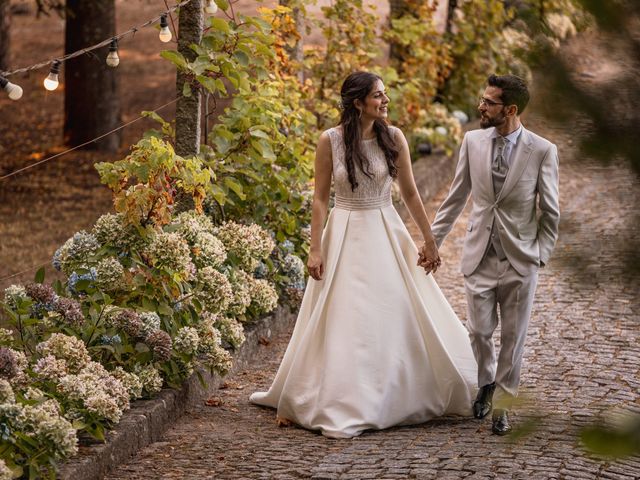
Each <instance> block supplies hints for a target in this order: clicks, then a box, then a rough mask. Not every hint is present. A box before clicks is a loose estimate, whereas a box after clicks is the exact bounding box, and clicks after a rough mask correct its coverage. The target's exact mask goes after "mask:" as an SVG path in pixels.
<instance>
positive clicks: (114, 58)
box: [107, 38, 120, 68]
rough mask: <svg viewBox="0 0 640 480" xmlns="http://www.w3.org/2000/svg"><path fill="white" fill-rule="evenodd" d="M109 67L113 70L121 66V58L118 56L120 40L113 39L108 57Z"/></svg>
mask: <svg viewBox="0 0 640 480" xmlns="http://www.w3.org/2000/svg"><path fill="white" fill-rule="evenodd" d="M107 65H109V66H110V67H113V68H115V67H117V66H118V65H120V57H119V56H118V39H117V38H114V39H112V40H111V45H109V55H107Z"/></svg>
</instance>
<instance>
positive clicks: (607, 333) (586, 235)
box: [108, 115, 640, 480]
mask: <svg viewBox="0 0 640 480" xmlns="http://www.w3.org/2000/svg"><path fill="white" fill-rule="evenodd" d="M526 124H527V125H528V126H530V128H531V129H532V130H534V131H536V132H538V133H540V134H542V135H544V136H546V137H547V138H549V139H551V140H552V141H554V142H556V143H557V144H558V147H559V151H560V158H561V181H560V183H561V190H560V191H561V209H562V221H561V228H560V239H559V242H558V245H557V247H556V250H555V253H554V257H553V259H552V261H551V263H550V264H549V265H548V266H547V268H545V269H543V270H541V272H540V281H539V287H538V291H537V301H536V304H535V307H534V312H533V317H532V321H531V325H530V330H529V337H528V343H527V349H526V354H525V366H524V368H523V378H522V385H521V395H520V398H521V400H522V401H521V403H520V404H519V405H518V406H517V408H516V410H515V412H514V414H513V420H514V422H515V424H516V425H517V426H519V427H521V432H522V433H523V435H522V436H520V438H519V439H513V438H501V437H497V436H494V435H491V432H490V426H491V425H490V421H489V419H485V420H483V421H478V420H473V419H458V418H443V419H439V420H435V421H431V422H428V423H425V424H422V425H418V426H413V427H400V428H391V429H389V430H385V431H381V432H371V433H365V434H363V435H362V436H361V437H359V438H356V439H352V440H332V439H326V438H324V437H322V436H321V435H319V434H316V433H313V432H308V431H305V430H303V429H300V428H297V427H287V428H281V427H278V426H277V425H276V422H275V413H274V412H273V411H272V410H269V409H264V408H260V407H256V406H253V405H251V404H249V402H248V396H249V394H250V393H251V392H253V391H255V390H264V389H266V388H267V387H268V386H269V384H270V382H271V379H272V378H273V376H274V374H275V371H276V369H277V366H278V364H279V361H280V358H281V356H282V354H283V353H284V349H285V347H286V343H287V337H288V336H287V335H283V336H281V337H278V338H276V339H275V340H274V341H272V342H271V343H269V344H267V345H264V346H263V347H262V348H261V352H260V354H259V357H258V358H257V359H256V361H255V363H254V365H253V366H252V367H251V368H250V369H247V370H245V371H242V372H240V373H239V374H237V375H235V376H234V377H232V378H229V379H228V381H227V384H226V387H227V388H224V389H222V390H220V391H219V392H218V393H217V394H216V396H215V397H214V398H212V399H210V402H209V403H211V405H212V406H207V405H202V406H201V407H199V408H196V409H194V410H193V411H191V412H190V413H189V414H188V415H187V416H185V417H183V419H182V420H181V421H180V422H179V423H178V424H177V425H175V427H174V428H173V429H171V430H169V431H168V432H167V433H166V435H165V436H164V438H163V441H161V442H158V443H155V444H153V445H151V446H149V447H147V448H145V449H144V450H142V451H141V453H140V454H138V455H137V457H135V458H134V459H133V460H132V461H131V463H129V464H126V465H121V466H120V467H119V468H117V469H116V470H115V471H113V472H112V474H111V475H110V476H109V477H108V478H109V479H111V480H116V479H118V480H125V479H126V480H135V479H159V478H162V479H173V478H179V479H270V478H273V479H292V478H314V479H371V478H375V479H431V478H437V479H454V478H467V479H481V478H482V479H488V478H498V479H512V478H513V479H525V478H526V479H546V478H557V479H596V478H607V479H632V478H640V459H639V458H637V457H635V458H631V459H626V460H620V461H611V460H607V459H604V458H596V457H592V456H588V455H586V454H585V453H584V451H583V450H582V448H581V446H580V445H579V441H578V435H579V431H580V429H581V428H583V427H585V426H589V425H592V424H594V423H595V422H597V421H601V420H606V421H609V420H608V419H609V418H610V417H612V416H615V414H616V413H620V412H625V411H627V412H635V413H640V395H639V393H638V392H639V391H640V301H639V299H638V292H639V291H640V289H639V286H640V273H639V270H640V269H638V267H637V265H638V262H639V259H640V254H639V253H638V252H637V251H636V250H634V245H636V246H637V245H638V240H637V239H638V238H639V236H640V213H639V212H638V205H640V183H639V181H638V177H637V176H635V175H634V174H633V173H632V172H631V171H630V170H629V169H627V168H626V167H625V166H623V165H619V164H612V165H609V166H603V165H601V164H598V163H595V162H591V161H588V160H585V159H584V158H582V157H581V156H580V155H579V154H577V153H576V151H575V147H574V146H573V135H574V134H575V128H576V125H575V124H572V125H571V126H568V127H567V128H557V127H554V128H551V127H549V126H548V125H547V123H546V122H545V121H543V120H542V119H540V118H537V117H536V116H535V115H532V116H531V117H530V118H528V119H527V122H526ZM445 193H446V192H445V191H443V192H441V193H440V194H439V195H438V196H437V197H436V198H435V199H433V200H432V201H430V202H429V203H428V204H427V208H428V213H429V215H430V216H433V214H434V212H435V210H436V208H437V206H438V205H439V203H440V202H441V201H442V199H443V196H444V194H445ZM465 223H466V222H465V217H463V218H461V219H460V221H459V222H458V224H457V226H456V228H455V229H454V231H453V232H452V234H451V235H450V237H449V238H448V239H447V241H446V242H445V244H444V245H443V248H442V250H441V255H442V257H443V259H444V262H445V264H444V265H443V267H442V269H441V270H440V271H439V272H438V273H437V275H436V276H437V280H438V283H439V285H440V287H441V288H442V289H443V291H444V293H445V294H446V295H447V297H448V298H449V300H450V302H451V304H452V305H453V307H454V309H455V311H456V312H457V313H458V315H459V317H460V319H461V320H462V321H463V322H464V321H465V320H466V306H465V299H464V290H463V285H462V278H461V274H459V273H458V261H459V255H460V250H461V248H462V239H463V234H464V231H463V230H464V225H465ZM412 233H413V234H415V229H412ZM630 265H636V269H635V271H634V270H632V269H630V268H629V266H630ZM265 343H266V342H265Z"/></svg>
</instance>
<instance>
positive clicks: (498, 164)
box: [492, 136, 507, 175]
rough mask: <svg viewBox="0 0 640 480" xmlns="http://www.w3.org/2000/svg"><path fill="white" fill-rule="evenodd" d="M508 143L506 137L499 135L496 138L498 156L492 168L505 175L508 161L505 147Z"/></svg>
mask: <svg viewBox="0 0 640 480" xmlns="http://www.w3.org/2000/svg"><path fill="white" fill-rule="evenodd" d="M506 145H507V140H506V138H504V137H502V136H499V137H497V138H496V156H495V158H494V159H493V165H492V168H493V170H495V171H496V172H498V173H500V174H503V175H505V174H506V173H507V161H506V160H505V158H504V149H505V147H506Z"/></svg>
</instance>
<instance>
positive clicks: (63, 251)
mask: <svg viewBox="0 0 640 480" xmlns="http://www.w3.org/2000/svg"><path fill="white" fill-rule="evenodd" d="M99 249H100V243H99V242H98V240H97V239H96V237H95V236H94V235H93V234H91V233H87V232H86V231H84V230H81V231H79V232H78V233H76V234H74V235H73V237H71V238H70V239H68V240H67V241H66V242H65V243H64V245H62V246H61V247H60V248H59V249H58V250H57V251H56V253H55V254H54V256H53V262H52V263H53V266H54V268H55V269H56V270H62V272H63V273H64V274H65V275H67V276H69V275H71V273H72V272H73V271H74V270H76V269H78V268H86V267H87V265H89V264H90V263H91V257H93V256H94V255H95V254H96V253H97V251H98V250H99Z"/></svg>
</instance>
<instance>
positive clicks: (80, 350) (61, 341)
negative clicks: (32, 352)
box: [36, 333, 91, 373]
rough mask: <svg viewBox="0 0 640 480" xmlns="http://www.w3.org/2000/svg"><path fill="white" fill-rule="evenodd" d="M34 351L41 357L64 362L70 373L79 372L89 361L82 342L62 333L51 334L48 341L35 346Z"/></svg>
mask: <svg viewBox="0 0 640 480" xmlns="http://www.w3.org/2000/svg"><path fill="white" fill-rule="evenodd" d="M36 351H37V352H38V353H39V354H40V355H41V356H42V357H46V356H47V355H53V356H54V357H55V358H57V359H59V360H64V361H65V362H66V363H67V367H68V369H69V371H70V372H71V373H76V372H79V371H80V370H81V369H83V368H84V367H85V366H87V364H88V363H89V361H90V360H91V358H90V357H89V352H88V351H87V347H86V346H85V344H84V342H83V341H82V340H80V339H79V338H76V337H71V336H69V335H65V334H63V333H54V334H52V335H51V337H49V339H48V340H46V341H45V342H41V343H39V344H38V345H36Z"/></svg>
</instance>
